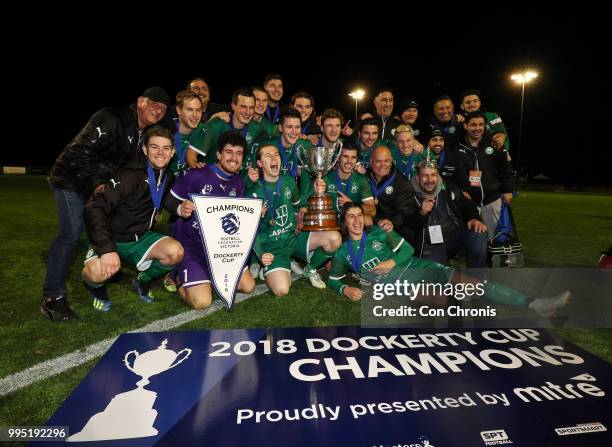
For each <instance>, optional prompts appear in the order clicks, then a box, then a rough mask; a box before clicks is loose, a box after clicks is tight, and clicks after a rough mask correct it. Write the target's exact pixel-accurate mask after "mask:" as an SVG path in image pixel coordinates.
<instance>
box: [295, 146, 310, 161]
mask: <svg viewBox="0 0 612 447" xmlns="http://www.w3.org/2000/svg"><path fill="white" fill-rule="evenodd" d="M301 149H304V146H302V145H301V144H300V145H299V146H298V147H297V148H296V149H295V152H296V153H297V158H298V161H299V162H300V164H301V165H302V167H304V166H308V165H307V164H306V163H304V160H302V151H301Z"/></svg>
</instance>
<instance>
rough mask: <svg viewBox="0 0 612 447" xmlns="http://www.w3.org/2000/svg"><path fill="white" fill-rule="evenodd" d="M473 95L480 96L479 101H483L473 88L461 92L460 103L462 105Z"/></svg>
mask: <svg viewBox="0 0 612 447" xmlns="http://www.w3.org/2000/svg"><path fill="white" fill-rule="evenodd" d="M472 95H476V96H478V99H481V96H480V92H479V91H478V90H476V89H475V88H471V89H468V90H464V91H462V92H461V95H459V103H462V102H463V100H464V99H465V97H466V96H472Z"/></svg>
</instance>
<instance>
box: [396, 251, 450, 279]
mask: <svg viewBox="0 0 612 447" xmlns="http://www.w3.org/2000/svg"><path fill="white" fill-rule="evenodd" d="M454 272H455V269H454V268H451V267H447V266H445V265H442V264H438V263H437V262H433V261H429V260H428V259H421V258H416V257H413V258H411V259H410V261H409V262H408V266H407V267H406V268H405V269H404V271H403V272H402V273H401V275H400V276H399V278H397V279H401V280H402V281H408V282H410V283H419V282H424V283H427V284H442V285H444V284H447V283H449V282H450V280H451V278H452V277H453V273H454Z"/></svg>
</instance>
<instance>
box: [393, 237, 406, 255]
mask: <svg viewBox="0 0 612 447" xmlns="http://www.w3.org/2000/svg"><path fill="white" fill-rule="evenodd" d="M403 243H404V238H402V239H401V240H400V241H399V244H397V245H396V246H395V248H394V249H393V253H395V252H396V251H397V250H399V248H400V247H401V245H402V244H403Z"/></svg>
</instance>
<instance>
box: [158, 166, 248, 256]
mask: <svg viewBox="0 0 612 447" xmlns="http://www.w3.org/2000/svg"><path fill="white" fill-rule="evenodd" d="M190 193H191V194H203V195H206V196H215V197H242V196H243V195H244V182H243V181H242V178H240V175H239V174H236V175H232V176H228V175H227V174H226V173H224V172H222V171H221V170H220V169H219V168H218V167H217V166H216V165H207V166H205V167H204V168H199V169H190V170H189V171H187V173H186V174H185V175H184V176H182V177H179V178H178V179H176V181H175V182H174V185H172V189H171V190H170V194H172V195H173V196H174V197H175V198H177V199H179V200H188V199H189V194H190ZM205 219H206V217H205V216H202V220H205ZM172 233H173V236H174V237H175V238H176V239H177V240H178V241H180V242H181V243H182V244H183V245H185V244H187V245H191V244H194V243H196V244H198V245H199V246H201V244H202V241H201V238H200V231H199V228H198V221H197V219H196V213H195V211H194V213H193V214H192V215H191V217H190V218H189V219H183V218H181V217H179V219H178V220H177V221H176V222H175V223H174V225H173V231H172Z"/></svg>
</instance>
